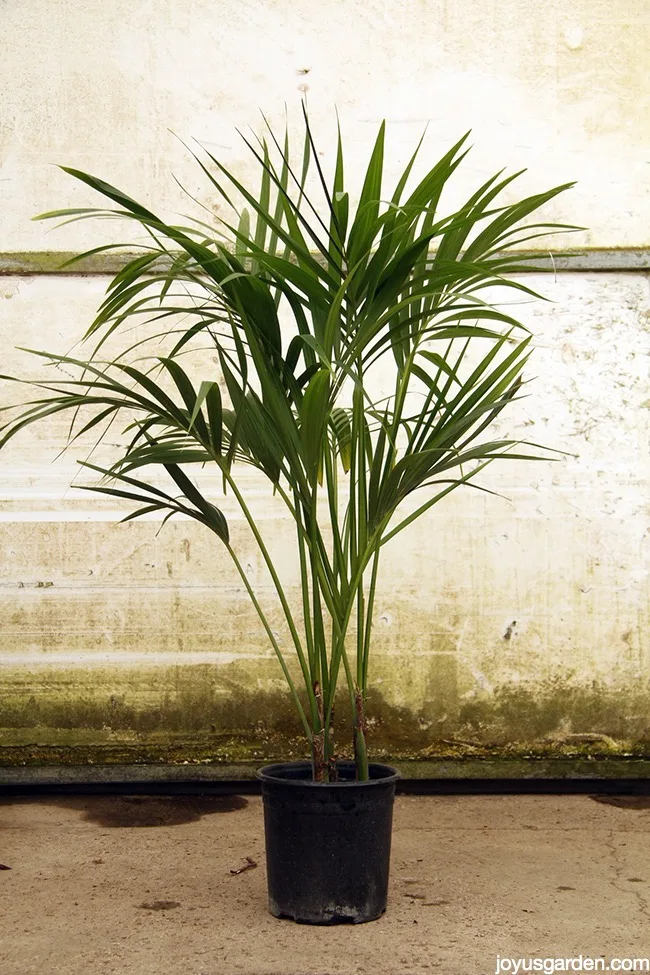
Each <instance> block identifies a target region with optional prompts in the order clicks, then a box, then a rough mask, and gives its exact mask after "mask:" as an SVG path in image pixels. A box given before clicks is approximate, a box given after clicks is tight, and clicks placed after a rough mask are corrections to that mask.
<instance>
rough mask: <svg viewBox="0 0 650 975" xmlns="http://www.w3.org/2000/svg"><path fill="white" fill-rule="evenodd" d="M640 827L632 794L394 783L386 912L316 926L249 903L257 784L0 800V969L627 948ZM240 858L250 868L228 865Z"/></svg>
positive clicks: (637, 921) (354, 963) (644, 813)
mask: <svg viewBox="0 0 650 975" xmlns="http://www.w3.org/2000/svg"><path fill="white" fill-rule="evenodd" d="M649 828H650V800H649V799H648V798H645V799H643V798H636V799H635V798H630V799H625V798H623V797H621V798H611V799H605V800H604V801H595V800H594V799H593V798H590V797H587V796H564V797H560V796H557V797H556V796H471V797H462V798H461V797H416V796H401V797H399V798H398V800H397V804H396V810H395V830H394V838H393V859H392V878H391V890H390V900H389V906H388V912H387V913H386V915H385V916H384V917H383V918H381V919H380V920H379V921H375V922H373V923H370V924H365V925H359V926H357V927H354V926H348V925H344V926H343V925H339V926H337V927H330V928H317V927H309V926H305V925H295V924H293V923H292V922H290V921H278V920H276V919H274V918H273V917H271V916H270V915H269V914H268V913H267V908H266V890H265V869H264V845H263V828H262V810H261V800H260V799H259V798H257V797H248V798H239V797H232V798H230V797H212V798H209V797H205V798H192V797H186V798H183V797H175V798H169V799H166V798H138V797H128V796H127V797H124V796H123V797H92V798H76V799H70V798H65V799H61V798H52V799H38V800H36V799H25V798H22V799H21V798H15V799H13V798H5V799H2V800H0V863H1V864H3V865H4V866H6V867H10V868H11V869H10V870H1V871H0V973H1V975H46V973H47V975H109V973H110V975H235V973H242V975H281V973H290V975H357V973H358V975H366V973H367V975H384V973H385V975H432V973H440V975H482V973H486V975H493V973H495V971H496V967H497V956H501V958H519V957H523V958H525V959H526V962H527V960H528V958H530V957H540V958H560V957H562V958H564V957H569V958H575V957H577V956H578V955H580V954H582V955H583V956H585V957H587V956H588V957H598V956H604V957H605V958H606V959H611V958H613V957H616V958H639V957H643V958H645V957H648V956H650V911H649V906H648V905H649V902H650V845H649V843H648V832H649ZM246 857H250V858H251V859H252V860H253V861H255V863H256V864H257V866H256V867H254V868H251V869H247V870H245V871H244V872H242V873H232V872H231V871H233V870H238V869H239V868H240V867H242V866H244V865H245V864H246V862H247V861H246V859H245V858H246ZM502 970H505V969H503V968H502ZM559 970H562V969H559ZM569 970H570V969H569Z"/></svg>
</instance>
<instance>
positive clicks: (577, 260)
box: [0, 247, 650, 277]
mask: <svg viewBox="0 0 650 975" xmlns="http://www.w3.org/2000/svg"><path fill="white" fill-rule="evenodd" d="M143 253H144V251H126V250H125V251H124V252H123V253H122V254H119V255H116V254H115V253H110V254H109V253H104V254H94V255H92V256H91V257H88V258H85V259H84V260H80V261H78V262H76V263H74V264H72V265H69V266H67V267H62V265H64V264H65V263H66V262H67V261H70V260H71V259H72V258H73V257H75V256H76V252H73V251H31V252H23V253H18V252H10V251H9V252H0V275H5V276H17V277H20V276H33V275H44V274H56V275H69V276H75V275H79V276H88V275H97V276H100V275H113V274H116V273H117V271H119V270H120V268H122V267H123V266H124V264H126V262H127V261H129V260H132V259H134V258H135V257H139V256H141V254H143ZM509 253H510V254H512V252H509ZM314 256H315V257H317V258H318V255H314ZM432 256H433V255H432ZM494 256H495V257H498V256H500V255H498V254H495V255H494ZM535 261H536V264H535V265H534V266H531V267H530V268H527V269H526V270H527V271H528V272H535V271H538V272H539V271H548V272H550V273H553V272H555V271H562V272H565V271H619V272H623V271H632V272H639V271H650V247H620V248H618V247H616V248H588V249H584V250H579V251H572V252H565V253H562V252H560V253H557V254H551V253H550V252H549V251H543V252H541V251H540V252H536V253H535Z"/></svg>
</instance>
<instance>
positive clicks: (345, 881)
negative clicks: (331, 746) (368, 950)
mask: <svg viewBox="0 0 650 975" xmlns="http://www.w3.org/2000/svg"><path fill="white" fill-rule="evenodd" d="M337 769H338V773H339V777H340V781H338V782H323V783H321V782H313V781H312V779H311V765H310V763H309V762H290V763H287V764H283V765H267V766H266V768H263V769H260V771H259V772H258V773H257V775H258V778H260V779H261V781H262V797H263V799H264V829H265V834H266V866H267V873H268V888H269V910H270V911H271V914H273V915H274V916H275V917H286V918H291V919H293V920H294V921H300V922H302V923H304V924H337V923H342V922H346V921H347V922H352V923H354V924H360V923H362V922H364V921H374V920H375V918H378V917H379V916H380V915H381V914H383V913H384V911H385V910H386V896H387V891H388V869H389V864H390V841H391V830H392V823H393V800H394V798H395V783H396V782H397V779H398V778H399V776H398V774H397V772H396V771H395V769H394V768H391V767H390V766H388V765H374V764H373V765H371V766H370V779H369V781H367V782H356V781H355V767H354V763H353V762H339V763H338V765H337Z"/></svg>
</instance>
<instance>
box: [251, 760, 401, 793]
mask: <svg viewBox="0 0 650 975" xmlns="http://www.w3.org/2000/svg"><path fill="white" fill-rule="evenodd" d="M336 764H337V766H338V767H341V766H343V767H347V768H354V762H351V761H341V762H337V763H336ZM311 767H312V766H311V762H305V761H302V762H275V763H274V764H273V765H265V766H263V767H262V768H260V769H258V770H257V772H256V773H255V774H256V777H257V778H258V779H260V780H261V781H262V782H268V783H276V782H277V783H278V784H282V785H283V786H289V787H291V786H294V787H297V788H302V789H304V788H305V787H307V788H314V789H323V788H326V789H350V788H357V789H358V788H363V789H367V788H372V787H373V786H385V785H392V784H393V783H395V782H397V780H398V779H399V778H400V774H399V772H398V771H397V769H396V768H393V766H392V765H384V764H383V763H382V762H370V764H369V770H370V772H371V774H372V771H373V770H374V771H375V772H379V774H378V775H376V776H375V777H373V778H370V779H366V780H365V781H363V782H359V781H358V780H357V779H344V780H343V781H339V782H314V780H313V779H312V778H310V777H309V776H310V775H311ZM285 769H293V770H295V771H296V772H298V773H300V772H303V771H304V772H307V773H308V775H307V776H306V777H304V778H303V777H301V776H300V775H296V776H293V775H291V776H287V775H282V774H281V773H282V771H283V770H285Z"/></svg>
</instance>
